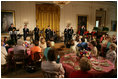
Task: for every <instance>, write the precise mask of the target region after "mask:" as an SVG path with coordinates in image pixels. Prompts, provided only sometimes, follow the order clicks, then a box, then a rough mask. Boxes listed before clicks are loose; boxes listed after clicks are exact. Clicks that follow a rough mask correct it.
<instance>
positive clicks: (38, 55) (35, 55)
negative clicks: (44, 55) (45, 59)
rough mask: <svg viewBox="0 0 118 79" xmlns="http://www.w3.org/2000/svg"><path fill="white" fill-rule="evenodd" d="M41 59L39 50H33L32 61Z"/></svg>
mask: <svg viewBox="0 0 118 79" xmlns="http://www.w3.org/2000/svg"><path fill="white" fill-rule="evenodd" d="M40 59H41V55H40V52H35V53H34V61H38V60H40Z"/></svg>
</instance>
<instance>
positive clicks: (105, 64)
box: [100, 62, 110, 67]
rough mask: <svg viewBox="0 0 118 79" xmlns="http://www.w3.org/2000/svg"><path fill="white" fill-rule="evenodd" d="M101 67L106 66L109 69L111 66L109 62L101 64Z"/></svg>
mask: <svg viewBox="0 0 118 79" xmlns="http://www.w3.org/2000/svg"><path fill="white" fill-rule="evenodd" d="M100 65H101V66H105V67H109V66H110V64H108V63H107V62H101V63H100Z"/></svg>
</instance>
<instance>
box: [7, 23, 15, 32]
mask: <svg viewBox="0 0 118 79" xmlns="http://www.w3.org/2000/svg"><path fill="white" fill-rule="evenodd" d="M13 29H14V30H16V27H14V25H13V24H11V26H10V27H9V28H8V31H13Z"/></svg>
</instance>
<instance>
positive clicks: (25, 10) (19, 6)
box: [1, 1, 36, 33]
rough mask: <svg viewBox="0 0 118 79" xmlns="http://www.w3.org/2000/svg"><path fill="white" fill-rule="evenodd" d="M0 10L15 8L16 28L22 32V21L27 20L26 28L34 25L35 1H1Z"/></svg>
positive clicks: (31, 27)
mask: <svg viewBox="0 0 118 79" xmlns="http://www.w3.org/2000/svg"><path fill="white" fill-rule="evenodd" d="M1 9H2V10H15V25H16V28H17V29H19V30H20V33H23V31H22V29H23V27H24V22H26V21H27V22H28V26H27V27H28V28H29V29H30V30H32V29H33V28H34V27H35V26H36V16H35V2H25V1H23V2H22V1H20V2H19V1H15V2H14V1H7V2H3V3H2V7H1Z"/></svg>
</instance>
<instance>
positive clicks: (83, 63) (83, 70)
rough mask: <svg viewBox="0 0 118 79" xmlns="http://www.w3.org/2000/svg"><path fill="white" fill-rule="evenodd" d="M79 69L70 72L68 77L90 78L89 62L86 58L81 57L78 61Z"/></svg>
mask: <svg viewBox="0 0 118 79" xmlns="http://www.w3.org/2000/svg"><path fill="white" fill-rule="evenodd" d="M79 64H80V70H78V71H75V72H72V73H71V74H70V75H69V77H70V78H91V77H92V75H91V74H90V73H89V72H88V71H89V70H90V69H91V62H90V60H89V59H88V58H86V57H82V58H81V59H80V61H79Z"/></svg>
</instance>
